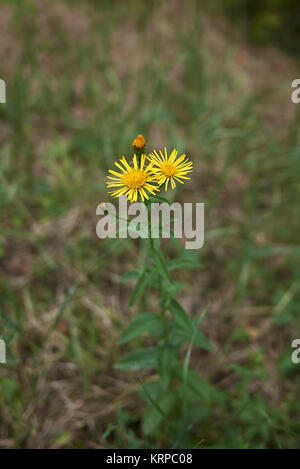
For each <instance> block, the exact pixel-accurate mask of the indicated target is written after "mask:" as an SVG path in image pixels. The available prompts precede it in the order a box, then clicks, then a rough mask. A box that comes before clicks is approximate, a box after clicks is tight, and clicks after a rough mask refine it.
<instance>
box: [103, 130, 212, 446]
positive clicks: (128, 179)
mask: <svg viewBox="0 0 300 469" xmlns="http://www.w3.org/2000/svg"><path fill="white" fill-rule="evenodd" d="M145 143H146V142H145V139H144V137H143V136H142V135H138V137H137V138H136V139H135V140H134V142H133V147H134V151H135V154H134V156H133V157H132V158H131V160H130V161H129V160H126V159H125V157H124V156H123V157H122V158H121V159H120V161H119V162H115V166H116V168H117V170H118V171H116V170H110V171H109V175H108V176H107V177H108V180H107V186H108V188H109V189H112V190H110V194H111V196H112V197H120V196H124V195H125V196H126V197H127V199H128V200H129V202H131V203H132V202H136V201H138V200H139V201H142V203H144V204H145V205H146V207H147V210H148V213H149V214H150V210H151V203H152V202H157V201H160V202H165V203H168V204H169V201H168V200H167V199H165V198H163V197H161V196H160V195H158V194H159V192H160V190H161V189H163V188H164V189H165V191H167V190H168V189H175V187H176V182H179V183H181V184H183V183H184V182H185V181H187V180H188V179H190V178H189V176H188V175H189V174H190V173H191V172H192V169H193V163H192V162H191V161H190V160H189V159H188V158H187V157H186V155H185V154H183V155H181V156H179V157H178V152H177V150H175V149H174V150H173V151H172V152H171V153H170V155H169V156H168V153H167V150H166V149H164V152H162V151H156V150H154V151H153V152H152V153H150V154H149V155H146V153H145ZM148 220H149V225H150V226H149V236H150V237H149V238H146V239H144V241H145V243H146V256H145V259H144V263H143V266H142V268H141V269H139V270H134V271H130V272H127V273H125V274H124V275H123V276H122V278H121V282H126V281H129V280H131V281H132V280H134V281H135V282H136V283H135V286H134V288H133V291H132V293H131V297H130V301H129V306H130V307H132V306H134V305H136V304H138V314H137V315H135V316H134V318H133V320H132V322H131V323H130V324H129V325H128V326H127V327H126V329H125V330H124V332H123V334H122V336H121V338H120V341H119V342H120V344H124V343H127V342H130V341H134V340H135V339H136V340H137V338H138V337H140V336H142V335H144V334H145V333H146V334H147V335H149V336H151V337H152V338H153V339H152V343H153V344H154V345H152V346H147V347H140V348H138V349H135V350H134V351H133V352H131V353H130V354H129V355H127V356H125V357H124V358H122V359H121V360H120V361H119V362H118V363H117V364H116V365H115V366H116V368H117V369H120V370H130V371H141V370H147V369H149V370H150V369H151V370H153V371H154V373H155V374H154V377H152V378H151V380H148V382H146V379H145V378H143V379H141V377H140V376H139V380H140V382H141V392H142V393H143V394H144V396H146V400H147V403H148V404H147V408H146V411H145V415H144V421H143V430H144V433H145V435H147V436H149V437H154V436H157V432H158V433H159V434H160V435H161V442H160V444H161V445H163V446H164V445H165V446H168V445H169V446H170V445H171V444H172V445H173V446H174V447H178V446H189V445H191V444H192V440H191V434H192V433H191V430H192V425H193V423H194V422H195V416H197V418H198V417H199V410H200V411H201V406H200V409H199V402H201V400H204V401H205V400H206V401H208V400H210V399H211V398H212V396H213V387H212V386H210V385H209V384H208V383H206V382H205V381H204V380H203V379H202V378H201V377H200V376H199V375H198V373H196V372H195V371H193V370H191V369H189V361H190V357H191V351H192V347H193V346H197V347H199V348H200V349H204V350H209V349H210V343H209V341H208V340H207V338H206V337H205V335H204V334H203V333H202V332H201V331H200V329H199V324H200V323H201V320H202V319H203V317H204V312H202V314H200V315H199V317H198V318H191V317H190V316H189V315H188V314H187V312H186V311H185V310H184V308H183V306H182V305H181V304H180V303H179V302H178V301H177V299H176V296H177V294H178V292H179V290H180V289H181V288H182V287H183V286H184V284H183V283H181V282H178V281H175V279H174V278H173V276H172V272H173V270H175V269H178V268H180V267H184V268H199V267H200V264H199V262H198V258H197V256H196V255H195V253H194V252H191V251H187V250H185V249H183V248H182V247H181V246H180V243H179V242H178V241H177V240H176V239H175V237H174V236H172V233H171V239H172V241H173V242H174V243H175V244H176V252H178V256H177V258H175V259H172V260H168V259H166V258H165V256H164V255H163V252H162V248H161V243H160V239H159V238H151V232H152V231H151V217H149V218H148ZM162 229H163V227H162V226H161V223H160V226H159V230H160V232H161V231H162ZM173 234H174V233H173ZM151 291H153V292H154V296H155V297H156V298H157V310H156V312H154V311H153V306H152V307H151V309H150V302H149V297H150V292H151ZM139 343H141V340H140V339H139ZM207 405H208V403H207V402H206V406H207ZM202 411H203V410H202Z"/></svg>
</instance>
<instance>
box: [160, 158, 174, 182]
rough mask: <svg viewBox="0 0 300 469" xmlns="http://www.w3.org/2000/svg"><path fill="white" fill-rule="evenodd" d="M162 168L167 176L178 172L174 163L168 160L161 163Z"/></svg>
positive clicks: (172, 175)
mask: <svg viewBox="0 0 300 469" xmlns="http://www.w3.org/2000/svg"><path fill="white" fill-rule="evenodd" d="M161 170H162V172H163V173H164V175H165V176H167V177H169V178H172V177H174V176H175V174H176V166H175V164H173V163H169V162H168V161H165V162H164V163H162V164H161Z"/></svg>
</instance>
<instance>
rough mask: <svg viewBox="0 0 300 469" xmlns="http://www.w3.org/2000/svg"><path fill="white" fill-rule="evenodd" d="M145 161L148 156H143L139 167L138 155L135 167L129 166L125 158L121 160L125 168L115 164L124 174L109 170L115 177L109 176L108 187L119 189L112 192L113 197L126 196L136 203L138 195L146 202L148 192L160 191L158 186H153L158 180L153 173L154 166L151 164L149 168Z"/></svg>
mask: <svg viewBox="0 0 300 469" xmlns="http://www.w3.org/2000/svg"><path fill="white" fill-rule="evenodd" d="M145 160H146V155H141V163H140V167H138V163H137V158H136V155H134V157H133V167H131V166H129V164H128V163H127V161H126V159H125V157H124V156H123V157H122V158H121V159H120V162H121V163H122V165H123V166H124V167H123V166H121V165H120V164H119V163H117V162H115V165H116V166H117V167H118V168H119V169H120V170H121V171H122V173H118V172H117V171H113V170H111V169H110V170H109V172H110V173H111V174H113V176H107V177H108V179H110V181H108V182H107V183H106V184H107V187H118V189H116V190H114V191H113V192H110V194H111V195H112V197H120V196H121V195H123V194H125V195H126V196H127V198H128V200H129V201H130V202H136V201H137V198H138V195H140V196H141V198H142V200H143V201H144V199H149V196H148V194H147V191H148V192H150V194H154V193H155V191H157V190H159V188H158V187H157V186H156V185H153V184H151V182H152V181H155V179H156V178H155V176H153V174H152V172H151V168H152V166H153V164H151V163H150V164H149V165H148V166H144V165H145Z"/></svg>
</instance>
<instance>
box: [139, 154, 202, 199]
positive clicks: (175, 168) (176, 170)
mask: <svg viewBox="0 0 300 469" xmlns="http://www.w3.org/2000/svg"><path fill="white" fill-rule="evenodd" d="M159 153H160V155H159V154H158V153H157V151H155V150H154V151H153V153H150V155H149V156H148V157H147V158H148V159H149V160H150V161H151V162H152V163H153V165H154V166H153V168H152V169H151V171H152V173H153V174H155V176H156V178H157V179H156V181H157V183H158V185H159V186H161V185H162V184H164V183H166V186H165V190H167V189H168V184H169V182H170V183H171V187H172V189H175V187H176V183H175V180H176V181H178V182H180V183H181V184H184V182H183V181H182V180H181V179H190V178H189V177H187V176H186V175H187V174H188V173H190V172H191V171H193V163H192V162H191V161H190V160H189V159H188V158H186V155H185V154H184V155H181V156H180V157H179V158H178V159H177V160H176V157H177V154H178V151H177V150H175V148H174V150H173V151H172V153H171V154H170V156H169V157H168V155H167V150H166V148H165V154H164V155H163V153H162V152H161V151H159Z"/></svg>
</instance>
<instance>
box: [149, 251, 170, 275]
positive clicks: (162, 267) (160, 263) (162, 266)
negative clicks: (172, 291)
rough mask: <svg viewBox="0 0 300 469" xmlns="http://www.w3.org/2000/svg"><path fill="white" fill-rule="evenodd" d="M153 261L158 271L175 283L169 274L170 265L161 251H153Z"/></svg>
mask: <svg viewBox="0 0 300 469" xmlns="http://www.w3.org/2000/svg"><path fill="white" fill-rule="evenodd" d="M153 262H154V264H155V266H156V268H157V270H158V273H159V274H160V275H161V276H162V277H164V278H165V279H166V280H168V282H171V283H173V280H172V278H171V276H170V274H169V271H168V267H167V265H166V263H165V261H164V258H163V257H162V255H161V252H160V251H154V253H153Z"/></svg>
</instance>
